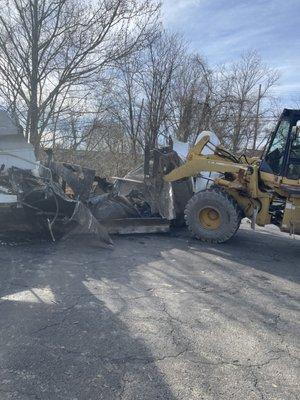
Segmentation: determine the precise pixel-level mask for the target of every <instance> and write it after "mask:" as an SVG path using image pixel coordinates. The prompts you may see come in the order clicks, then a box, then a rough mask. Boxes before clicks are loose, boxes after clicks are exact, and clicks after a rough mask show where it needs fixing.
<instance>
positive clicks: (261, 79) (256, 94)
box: [211, 52, 279, 152]
mask: <svg viewBox="0 0 300 400" xmlns="http://www.w3.org/2000/svg"><path fill="white" fill-rule="evenodd" d="M278 78H279V77H278V73H277V71H275V70H273V69H271V68H269V67H268V66H266V65H264V64H263V62H262V60H261V58H260V57H259V56H258V54H257V53H256V52H249V53H246V54H245V55H243V56H242V57H241V59H240V60H239V61H238V62H236V63H234V64H233V65H229V66H223V67H222V68H221V69H220V70H218V71H217V76H216V83H215V87H216V89H215V92H216V96H215V98H216V99H215V101H216V104H217V106H216V107H215V113H214V118H213V119H212V121H211V124H212V126H213V128H214V130H215V131H216V132H217V133H218V134H219V136H220V139H221V140H222V142H223V143H224V144H226V145H227V146H229V147H230V148H231V149H232V150H233V152H237V151H239V150H242V149H246V148H248V147H249V146H251V147H252V148H254V149H255V148H256V146H257V141H258V132H259V130H260V129H261V128H262V121H263V120H264V119H266V118H267V117H268V115H269V111H270V107H269V105H270V104H268V100H269V99H270V95H271V89H272V87H273V86H274V85H275V84H276V82H277V81H278ZM258 103H259V104H260V107H258Z"/></svg>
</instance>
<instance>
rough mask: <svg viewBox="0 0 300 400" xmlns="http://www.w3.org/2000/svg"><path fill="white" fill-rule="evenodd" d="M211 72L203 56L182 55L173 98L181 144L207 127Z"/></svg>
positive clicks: (173, 123)
mask: <svg viewBox="0 0 300 400" xmlns="http://www.w3.org/2000/svg"><path fill="white" fill-rule="evenodd" d="M210 75H211V71H210V70H209V69H208V67H207V66H206V64H205V63H204V61H203V60H202V58H201V57H200V56H199V55H194V54H192V55H189V54H187V53H185V52H184V53H183V54H182V55H181V62H180V66H179V68H178V69H177V71H176V74H175V75H174V79H173V80H172V87H171V96H170V104H169V108H170V113H169V114H170V123H171V126H172V128H173V131H174V135H175V136H176V137H177V138H178V139H179V140H181V141H183V142H187V141H188V140H191V141H192V142H193V140H194V139H195V137H196V136H197V134H198V133H199V132H200V131H201V130H203V129H206V128H207V119H208V118H209V110H208V107H207V106H208V104H209V100H210V97H211V83H210V81H211V78H210Z"/></svg>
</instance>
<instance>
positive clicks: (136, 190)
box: [0, 111, 193, 245]
mask: <svg viewBox="0 0 300 400" xmlns="http://www.w3.org/2000/svg"><path fill="white" fill-rule="evenodd" d="M47 154H48V160H47V161H46V162H45V163H41V162H37V160H36V158H35V155H34V151H33V147H32V146H31V145H30V144H28V143H27V141H26V140H25V138H24V136H23V134H22V131H21V129H20V128H19V127H18V125H17V124H15V123H14V122H13V121H12V119H11V118H10V117H9V115H8V114H7V113H6V112H4V111H0V221H1V231H2V232H5V233H8V232H20V231H23V232H25V233H26V232H27V233H28V235H29V234H30V233H38V232H40V233H43V234H45V233H46V234H47V235H48V237H49V238H50V239H51V240H52V241H53V242H54V241H56V240H58V239H61V238H67V237H70V236H73V235H82V234H84V235H93V236H95V237H96V238H97V239H99V241H100V242H101V243H102V244H105V245H111V244H112V240H111V238H110V234H112V233H113V234H116V233H117V234H128V233H151V232H167V231H168V230H169V227H170V224H171V223H172V222H173V221H180V220H181V219H182V216H183V210H184V206H185V204H186V202H187V201H188V200H189V198H190V197H191V196H192V191H193V188H192V183H191V181H189V180H185V181H182V182H176V183H174V184H170V183H167V182H165V181H164V180H163V176H164V175H165V174H167V173H168V172H170V171H171V170H172V169H174V168H176V167H177V166H179V165H180V164H181V159H180V157H179V156H178V154H177V153H176V152H175V151H174V150H173V149H172V146H169V147H165V148H161V149H155V150H153V151H152V154H151V157H150V159H149V160H148V161H147V165H141V166H140V167H139V168H137V169H135V170H134V171H132V172H130V173H129V174H127V175H126V176H125V177H123V178H118V177H114V178H112V179H111V180H110V181H109V180H106V179H105V178H102V177H98V176H96V175H95V171H94V170H92V169H88V168H83V167H81V166H78V165H73V164H69V163H64V162H56V161H55V160H54V159H53V157H52V153H51V151H48V152H47Z"/></svg>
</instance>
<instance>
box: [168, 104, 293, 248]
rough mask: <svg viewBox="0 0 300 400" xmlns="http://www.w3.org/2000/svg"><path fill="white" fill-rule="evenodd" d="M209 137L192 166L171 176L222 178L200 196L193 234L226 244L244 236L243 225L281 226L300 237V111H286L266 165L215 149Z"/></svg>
mask: <svg viewBox="0 0 300 400" xmlns="http://www.w3.org/2000/svg"><path fill="white" fill-rule="evenodd" d="M205 146H208V147H210V148H212V146H213V145H212V143H211V142H210V136H209V135H206V136H204V137H203V138H202V139H201V140H199V142H198V143H197V144H196V145H195V146H194V147H193V148H192V149H191V150H190V152H189V154H188V157H187V161H186V163H184V164H183V165H182V166H180V167H178V168H176V169H174V170H173V171H171V172H170V173H169V174H167V175H166V176H165V180H166V181H167V182H175V181H179V180H182V179H185V178H190V177H194V178H196V177H199V176H201V173H202V172H206V171H208V172H217V173H218V175H217V176H218V177H217V178H215V179H214V183H213V185H212V186H211V187H210V188H209V189H207V190H202V191H200V192H198V193H195V194H194V195H193V197H192V198H191V199H190V200H189V202H188V203H187V206H186V210H185V219H186V223H187V226H188V228H189V230H190V231H191V232H192V233H193V235H194V236H196V237H197V238H198V239H200V240H202V241H205V242H213V243H223V242H226V241H227V240H229V239H230V238H231V237H232V236H233V235H234V234H235V233H236V231H237V230H238V228H239V226H240V222H241V219H242V218H244V217H248V218H249V219H251V221H252V227H253V228H254V227H255V224H257V225H259V226H265V225H267V224H275V225H277V226H278V227H279V228H280V230H281V231H284V232H289V233H290V234H300V110H290V109H285V110H284V111H283V113H282V115H281V117H280V119H279V121H278V123H277V126H276V129H275V131H274V132H273V133H272V135H271V138H270V141H269V144H268V145H267V146H266V149H265V152H264V155H263V157H262V158H261V159H258V158H248V157H247V156H246V155H240V156H236V155H234V154H232V153H230V152H229V151H227V150H225V149H223V148H222V147H221V146H213V148H212V150H213V151H212V153H213V154H210V155H203V154H201V152H202V150H203V148H204V147H205Z"/></svg>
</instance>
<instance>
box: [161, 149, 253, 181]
mask: <svg viewBox="0 0 300 400" xmlns="http://www.w3.org/2000/svg"><path fill="white" fill-rule="evenodd" d="M190 156H191V157H190V159H189V160H188V161H186V162H185V163H184V164H183V165H181V166H180V167H178V168H175V169H174V170H173V171H171V172H170V173H169V174H167V175H166V176H165V177H164V179H165V181H166V182H174V181H177V180H179V179H182V178H189V177H193V176H197V175H199V174H200V173H201V172H204V171H208V172H219V173H225V172H232V173H239V172H240V171H244V175H245V174H246V173H247V171H248V168H249V166H248V165H245V164H238V163H233V162H232V161H224V160H223V159H221V158H220V157H217V156H216V155H213V154H212V155H207V156H204V155H198V154H195V153H193V154H190Z"/></svg>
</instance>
